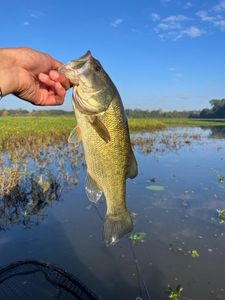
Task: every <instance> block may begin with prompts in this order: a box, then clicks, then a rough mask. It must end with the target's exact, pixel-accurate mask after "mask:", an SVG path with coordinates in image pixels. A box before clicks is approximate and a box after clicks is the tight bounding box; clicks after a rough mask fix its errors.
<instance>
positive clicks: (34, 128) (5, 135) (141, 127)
mask: <svg viewBox="0 0 225 300" xmlns="http://www.w3.org/2000/svg"><path fill="white" fill-rule="evenodd" d="M128 122H129V128H130V131H131V132H132V131H153V130H160V129H163V128H165V127H167V126H215V125H216V126H218V125H224V126H225V123H223V122H211V121H204V120H203V121H201V120H191V119H129V121H128ZM75 126H76V121H75V117H71V116H68V117H67V116H57V117H34V116H33V117H21V116H20V117H1V118H0V150H9V149H12V148H14V149H15V148H17V147H19V146H25V145H26V146H27V145H28V146H29V147H32V145H43V146H45V145H51V144H52V143H54V142H58V141H62V142H63V141H66V140H67V138H68V136H69V133H70V131H71V130H72V129H73V128H74V127H75Z"/></svg>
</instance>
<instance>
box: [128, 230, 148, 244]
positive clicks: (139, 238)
mask: <svg viewBox="0 0 225 300" xmlns="http://www.w3.org/2000/svg"><path fill="white" fill-rule="evenodd" d="M145 236H146V233H145V232H134V233H132V234H130V236H129V239H131V240H132V242H133V243H134V244H137V243H140V242H142V243H143V242H144V238H145Z"/></svg>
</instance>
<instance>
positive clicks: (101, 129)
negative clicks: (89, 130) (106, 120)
mask: <svg viewBox="0 0 225 300" xmlns="http://www.w3.org/2000/svg"><path fill="white" fill-rule="evenodd" d="M88 121H89V123H90V124H91V126H92V127H93V128H94V130H95V131H96V132H97V133H98V135H99V136H100V137H101V138H102V139H103V140H104V141H105V142H106V143H108V142H109V141H110V135H109V132H108V129H107V128H106V127H105V125H104V124H103V123H102V121H100V119H99V118H98V117H97V116H88Z"/></svg>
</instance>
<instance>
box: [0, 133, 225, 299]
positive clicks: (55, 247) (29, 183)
mask: <svg viewBox="0 0 225 300" xmlns="http://www.w3.org/2000/svg"><path fill="white" fill-rule="evenodd" d="M132 144H133V147H134V149H135V155H136V158H137V161H138V165H139V175H138V177H136V178H135V179H134V180H128V181H127V198H126V200H127V206H128V208H129V210H130V211H131V212H132V215H133V218H134V223H135V225H134V231H133V233H131V234H130V235H127V236H126V237H124V238H122V239H121V240H120V241H119V242H118V243H117V244H116V245H115V246H110V247H106V246H105V244H104V242H103V240H102V229H103V218H104V215H105V203H104V201H102V202H101V203H100V204H98V205H97V206H93V205H91V204H90V202H89V201H88V200H87V197H86V194H85V192H84V178H85V172H84V170H85V166H84V161H83V154H82V149H81V148H76V149H75V148H74V146H71V145H67V144H64V143H56V144H55V145H51V146H49V147H48V148H45V149H41V148H40V146H39V147H38V148H32V145H31V148H30V151H28V149H26V151H23V149H16V150H15V149H14V150H13V151H11V152H7V153H4V154H3V155H2V157H1V164H0V169H1V175H0V176H1V178H0V235H1V238H0V257H1V259H0V265H1V266H5V265H6V264H9V263H12V262H15V261H18V260H31V259H35V260H42V261H45V262H49V263H52V264H55V265H56V266H59V267H61V268H63V269H66V270H67V271H68V272H70V273H72V274H74V275H75V276H76V277H78V278H79V279H80V280H81V281H82V282H83V283H85V284H86V285H87V286H88V287H89V288H90V289H91V290H93V291H94V292H95V293H96V294H97V295H99V297H100V299H106V300H108V299H121V300H131V299H134V300H141V299H151V300H164V299H174V300H176V299H186V300H188V299H189V300H190V299H192V300H203V299H204V300H215V299H225V283H224V278H225V263H224V262H225V128H223V127H212V128H210V127H209V128H197V127H193V128H188V127H186V128H180V127H179V128H167V129H165V130H162V131H156V132H152V133H142V134H141V133H135V134H132ZM36 296H37V298H35V299H39V298H38V295H36Z"/></svg>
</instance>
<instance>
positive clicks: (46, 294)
mask: <svg viewBox="0 0 225 300" xmlns="http://www.w3.org/2000/svg"><path fill="white" fill-rule="evenodd" d="M15 299H16V300H28V299H32V300H45V299H46V300H47V299H49V300H50V299H51V300H53V299H54V300H58V299H59V300H61V299H66V300H70V299H71V300H72V299H73V300H74V299H79V300H92V299H98V297H97V296H96V295H94V293H93V292H92V291H90V289H89V288H87V287H86V286H85V285H84V284H83V283H81V282H80V280H79V279H77V278H76V277H74V276H73V275H71V274H69V273H67V272H65V271H64V270H62V269H60V268H58V267H56V266H54V265H51V264H48V263H44V262H39V261H19V262H16V263H13V264H10V265H8V266H6V267H5V268H3V269H1V270H0V300H15Z"/></svg>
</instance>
